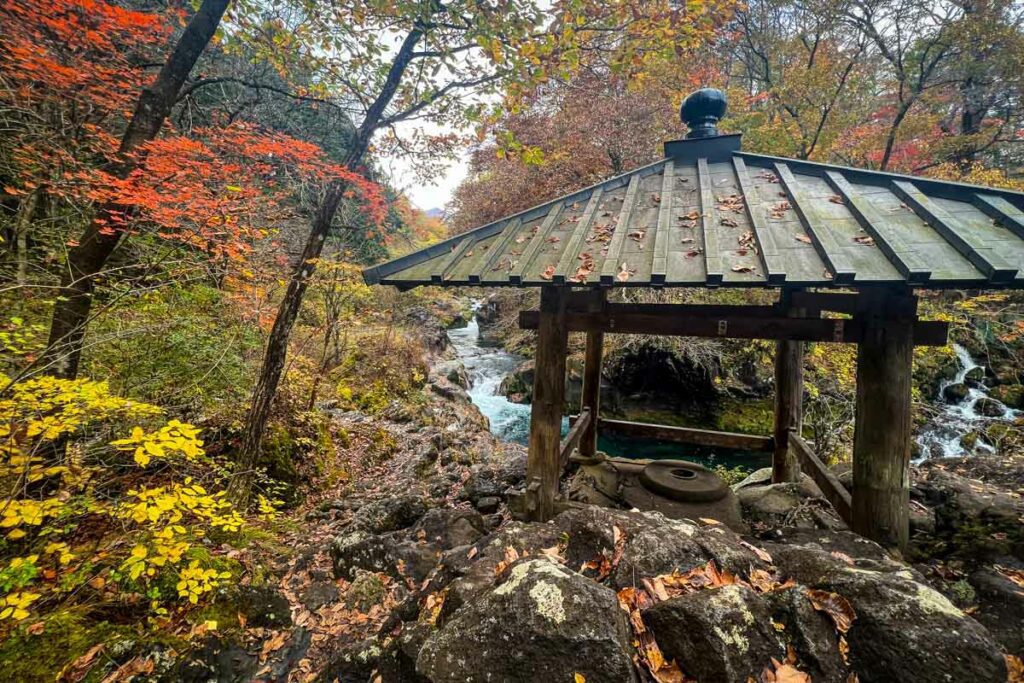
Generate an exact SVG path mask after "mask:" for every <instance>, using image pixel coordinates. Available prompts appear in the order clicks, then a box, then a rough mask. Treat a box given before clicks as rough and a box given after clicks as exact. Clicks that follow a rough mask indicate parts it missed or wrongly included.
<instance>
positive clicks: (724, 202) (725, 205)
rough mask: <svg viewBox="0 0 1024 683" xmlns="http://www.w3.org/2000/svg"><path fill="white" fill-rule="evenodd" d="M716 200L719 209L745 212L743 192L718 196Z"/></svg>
mask: <svg viewBox="0 0 1024 683" xmlns="http://www.w3.org/2000/svg"><path fill="white" fill-rule="evenodd" d="M716 201H717V207H718V210H719V211H732V212H733V213H743V195H741V194H730V195H728V196H725V197H718V198H717V200H716Z"/></svg>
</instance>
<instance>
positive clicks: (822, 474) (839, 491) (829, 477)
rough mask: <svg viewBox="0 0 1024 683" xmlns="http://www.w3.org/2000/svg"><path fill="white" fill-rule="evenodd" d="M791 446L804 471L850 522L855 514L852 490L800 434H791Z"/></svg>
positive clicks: (839, 512)
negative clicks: (850, 490) (844, 484)
mask: <svg viewBox="0 0 1024 683" xmlns="http://www.w3.org/2000/svg"><path fill="white" fill-rule="evenodd" d="M789 448H790V450H792V451H793V452H794V453H796V457H797V459H798V460H799V461H800V467H801V468H802V469H803V471H804V472H805V473H806V474H807V475H808V476H809V477H810V478H811V479H813V480H814V483H815V484H817V485H818V488H819V489H821V492H822V493H823V494H825V498H826V499H827V500H828V502H830V503H832V507H833V508H835V510H836V512H837V513H838V514H839V516H840V517H842V519H843V521H844V522H846V523H847V524H849V523H850V520H851V517H852V516H853V500H852V498H851V497H850V492H849V491H847V490H846V487H845V486H843V485H842V483H841V482H840V481H839V479H838V478H837V477H836V475H835V474H833V473H832V470H830V469H829V468H828V467H826V466H825V463H823V462H822V461H821V460H820V459H819V458H818V456H817V455H816V454H815V453H814V451H813V450H811V447H810V445H808V443H807V442H806V441H804V440H803V439H802V438H800V437H799V436H798V435H796V434H790V435H789Z"/></svg>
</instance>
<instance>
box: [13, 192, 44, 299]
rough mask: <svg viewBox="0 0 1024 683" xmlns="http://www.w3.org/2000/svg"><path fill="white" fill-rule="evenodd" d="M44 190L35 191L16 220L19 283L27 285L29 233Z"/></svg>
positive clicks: (15, 241)
mask: <svg viewBox="0 0 1024 683" xmlns="http://www.w3.org/2000/svg"><path fill="white" fill-rule="evenodd" d="M40 195H42V190H40V189H38V188H37V189H35V190H33V191H32V192H31V193H30V194H29V195H28V196H27V197H25V199H24V200H22V202H21V205H20V206H19V207H18V215H17V217H16V218H15V220H14V249H15V258H16V259H17V264H18V272H17V283H18V284H19V285H25V284H27V283H28V261H29V258H28V233H29V228H31V227H32V219H33V218H34V217H35V213H36V207H37V206H39V197H40Z"/></svg>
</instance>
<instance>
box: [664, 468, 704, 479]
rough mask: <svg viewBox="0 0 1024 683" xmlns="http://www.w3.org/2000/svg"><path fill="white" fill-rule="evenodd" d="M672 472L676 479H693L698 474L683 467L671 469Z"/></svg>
mask: <svg viewBox="0 0 1024 683" xmlns="http://www.w3.org/2000/svg"><path fill="white" fill-rule="evenodd" d="M670 473H671V474H672V476H673V477H675V478H676V479H693V478H695V477H696V476H697V473H696V472H694V471H693V470H684V469H681V468H680V469H674V470H671V471H670Z"/></svg>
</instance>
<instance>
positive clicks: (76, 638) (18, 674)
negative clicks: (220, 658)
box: [0, 610, 177, 683]
mask: <svg viewBox="0 0 1024 683" xmlns="http://www.w3.org/2000/svg"><path fill="white" fill-rule="evenodd" d="M29 622H31V623H32V624H34V623H37V620H35V619H30V620H28V621H27V622H26V623H24V624H22V625H19V626H17V627H16V628H15V629H14V630H13V631H12V632H11V633H10V634H8V635H7V637H6V638H5V639H4V640H3V641H2V642H0V672H2V673H0V679H3V680H6V681H18V682H19V683H33V682H34V681H40V682H41V681H46V682H47V683H52V681H53V680H54V678H55V677H56V675H57V673H58V672H59V671H61V670H62V669H63V668H64V667H65V666H67V665H68V664H69V663H71V662H73V661H74V660H76V659H78V658H79V657H81V656H82V655H84V654H86V653H87V652H88V651H89V649H90V648H92V647H93V646H95V645H99V644H101V643H102V644H105V646H106V650H107V651H108V657H109V656H110V654H109V653H111V652H113V653H114V654H117V652H120V651H123V655H121V656H116V657H115V658H114V662H116V663H117V664H120V663H123V661H128V660H129V659H131V658H132V657H133V656H134V653H136V652H138V651H139V649H140V648H144V647H148V646H150V645H168V646H174V645H175V644H177V641H175V640H174V639H171V638H170V637H169V636H167V635H165V634H150V633H144V632H142V631H141V630H140V629H139V628H138V627H137V626H135V625H128V624H112V623H110V622H107V621H98V622H97V621H92V620H90V619H89V618H88V617H87V616H86V615H85V613H84V612H83V611H80V610H64V611H59V612H55V613H53V614H51V615H49V616H48V617H47V618H45V619H44V620H43V621H42V624H43V628H42V632H40V633H38V634H36V635H32V634H30V633H28V630H27V629H28V628H29ZM115 645H116V646H117V647H118V650H117V651H112V650H111V648H113V647H115ZM122 660H123V661H122ZM114 662H112V663H111V665H110V666H113V668H116V666H114ZM110 666H107V667H104V666H103V665H102V662H100V663H97V664H96V665H94V666H93V668H92V670H91V671H89V675H88V676H86V677H85V678H84V679H83V680H84V681H94V680H95V681H99V680H101V679H103V678H104V677H105V676H106V675H108V674H109V673H111V671H110V670H108V669H109V668H110Z"/></svg>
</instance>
